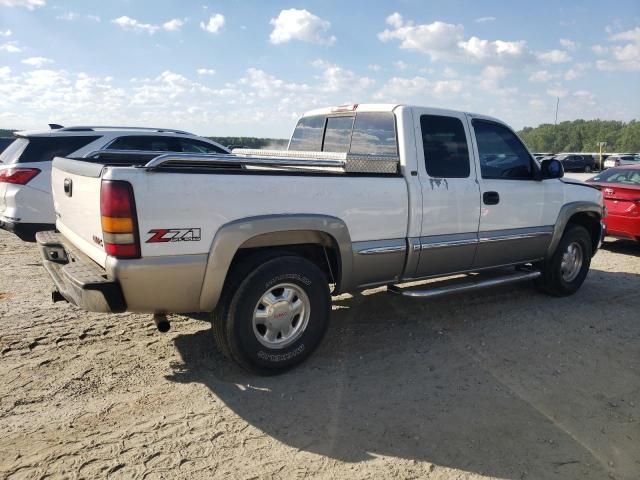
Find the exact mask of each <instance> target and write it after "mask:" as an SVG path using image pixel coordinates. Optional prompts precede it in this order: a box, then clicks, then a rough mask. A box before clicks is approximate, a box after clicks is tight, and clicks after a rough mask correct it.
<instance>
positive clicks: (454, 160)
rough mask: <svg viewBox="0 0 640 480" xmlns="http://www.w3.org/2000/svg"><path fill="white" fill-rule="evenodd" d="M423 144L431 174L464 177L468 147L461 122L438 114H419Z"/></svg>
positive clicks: (467, 162) (466, 168) (428, 171)
mask: <svg viewBox="0 0 640 480" xmlns="http://www.w3.org/2000/svg"><path fill="white" fill-rule="evenodd" d="M420 128H421V130H422V146H423V149H424V160H425V165H426V167H427V173H428V174H429V176H430V177H443V178H467V177H469V174H470V166H469V149H468V147H467V137H466V135H465V133H464V127H463V125H462V122H461V121H460V119H458V118H454V117H445V116H441V115H422V116H421V117H420Z"/></svg>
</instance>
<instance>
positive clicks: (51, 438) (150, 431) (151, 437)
mask: <svg viewBox="0 0 640 480" xmlns="http://www.w3.org/2000/svg"><path fill="white" fill-rule="evenodd" d="M50 288H51V287H50V283H49V280H48V278H47V277H46V274H45V272H44V270H43V268H42V267H41V266H40V264H39V257H38V254H37V252H36V249H35V247H34V246H33V245H32V244H24V243H22V242H20V241H19V240H17V239H16V238H15V237H12V236H10V235H9V234H6V233H4V232H0V318H1V320H2V331H1V332H0V352H1V353H0V433H1V434H0V477H2V478H103V477H110V478H190V479H193V478H195V479H198V478H212V477H215V478H241V479H251V478H265V479H267V478H303V477H317V478H371V479H374V478H375V479H378V478H429V479H478V478H487V477H490V478H495V477H497V478H508V479H525V478H526V479H546V478H550V479H574V478H581V479H582V478H584V479H603V478H613V479H630V480H631V479H637V478H639V477H640V475H639V473H640V361H639V360H640V313H639V312H640V247H638V246H636V245H635V244H631V243H629V242H622V241H617V242H614V243H610V244H609V245H608V246H607V247H606V249H605V250H603V251H601V252H599V253H598V254H597V256H596V258H595V259H594V262H593V265H592V271H591V273H590V274H589V277H588V278H587V281H586V283H585V285H584V286H583V288H582V289H581V290H580V291H579V292H578V294H576V295H575V296H573V297H570V298H561V299H558V298H550V297H547V296H544V295H542V294H540V293H538V292H537V291H536V290H535V289H534V288H533V287H531V286H529V285H519V286H516V287H507V288H502V289H498V290H491V291H482V292H479V293H474V294H471V295H464V296H454V297H449V298H444V299H439V300H432V301H420V300H411V299H403V298H398V297H395V296H392V295H390V294H388V293H386V292H385V291H384V289H379V290H376V291H370V292H366V294H356V295H354V296H353V297H352V296H342V297H340V298H337V299H335V301H334V312H333V316H332V325H331V327H330V330H329V332H328V334H327V337H326V338H325V340H324V343H323V345H322V346H321V348H320V349H319V351H318V352H317V353H316V354H315V355H314V356H313V357H312V358H311V359H310V360H309V361H308V362H307V363H305V364H304V365H303V366H301V367H300V368H298V369H296V370H294V371H292V372H290V373H288V374H285V375H282V376H278V377H273V378H260V377H254V376H250V375H248V374H246V373H244V372H242V371H240V370H238V369H237V368H236V367H235V366H234V365H232V364H230V363H228V362H227V361H226V360H224V359H223V358H222V357H221V356H220V355H219V354H218V353H217V352H216V350H215V348H214V346H213V339H212V335H211V331H210V326H209V324H208V323H207V322H205V321H202V320H201V319H202V318H204V317H200V318H201V319H192V318H188V317H186V316H172V321H173V328H172V330H171V332H170V333H168V334H165V335H162V334H159V333H157V332H156V331H155V330H154V328H153V326H152V323H151V319H150V317H149V316H147V315H134V314H120V315H103V314H90V313H85V312H82V311H80V310H78V309H76V308H74V307H72V306H70V305H67V304H62V303H57V304H55V305H54V304H52V303H51V302H50V294H49V292H50Z"/></svg>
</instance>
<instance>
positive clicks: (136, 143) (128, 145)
mask: <svg viewBox="0 0 640 480" xmlns="http://www.w3.org/2000/svg"><path fill="white" fill-rule="evenodd" d="M107 149H108V150H141V151H148V152H179V151H180V146H179V144H178V139H177V138H176V137H161V136H158V135H127V136H124V137H119V138H116V139H115V140H114V141H113V142H112V143H111V144H110V145H109V146H108V147H107Z"/></svg>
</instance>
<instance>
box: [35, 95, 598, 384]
mask: <svg viewBox="0 0 640 480" xmlns="http://www.w3.org/2000/svg"><path fill="white" fill-rule="evenodd" d="M416 133H417V135H416ZM194 160H196V159H191V158H189V156H171V155H169V156H163V157H158V158H156V159H153V160H151V161H149V162H148V163H147V164H146V165H145V166H144V167H131V166H124V165H119V166H113V167H111V168H108V169H105V168H103V166H102V165H100V164H99V163H92V164H88V163H86V162H79V161H76V160H70V159H62V158H58V159H56V160H54V168H53V174H52V188H53V196H54V202H55V210H56V214H57V218H58V220H57V227H58V230H59V231H60V232H61V233H55V232H40V233H38V235H37V240H38V244H39V247H40V249H41V253H42V258H43V263H44V265H45V267H46V269H47V271H48V272H49V274H50V276H51V278H52V280H53V282H54V284H55V288H56V291H55V293H54V299H57V300H62V299H66V300H67V301H69V302H71V303H73V304H75V305H78V306H80V307H81V308H84V309H85V310H90V311H102V312H121V311H132V312H149V313H153V314H155V315H154V320H155V321H156V324H157V325H158V327H159V329H160V330H165V331H166V330H167V329H168V321H167V319H166V317H165V316H164V314H166V313H170V312H213V313H212V317H211V318H212V321H213V331H214V337H215V340H216V343H217V345H218V347H219V349H220V350H221V351H222V352H223V353H224V354H226V355H227V356H228V357H230V358H231V359H233V360H235V361H236V362H238V363H239V364H240V365H242V366H243V367H245V368H247V369H249V370H251V371H254V372H257V373H266V374H269V373H277V372H281V371H283V370H286V369H288V368H291V367H293V366H295V365H297V364H298V363H300V362H301V361H302V360H303V359H305V358H306V357H308V356H309V355H310V354H311V353H312V352H313V351H314V350H315V348H316V347H317V346H318V344H319V342H320V340H321V339H322V337H323V334H324V332H325V331H326V328H327V324H328V320H329V315H330V312H331V296H330V288H329V285H335V288H334V290H333V292H334V293H340V292H350V291H357V290H361V289H365V288H369V287H372V286H378V285H387V286H388V288H389V291H390V292H393V293H396V294H399V295H403V296H406V297H421V298H430V297H435V296H439V295H443V294H445V293H452V292H465V291H469V290H473V289H477V288H481V287H489V286H493V285H502V284H508V283H512V282H517V281H525V280H533V279H535V280H536V281H537V283H538V285H539V287H540V288H541V289H542V290H543V291H545V292H547V293H549V294H551V295H556V296H565V295H571V294H573V293H575V292H576V291H577V290H578V289H579V288H580V286H581V285H582V283H583V281H584V279H585V278H586V276H587V273H588V270H589V265H590V262H591V257H592V256H593V255H594V253H595V252H596V250H597V248H598V246H599V243H600V240H601V233H602V226H601V223H600V220H601V218H602V215H603V203H602V194H601V192H599V191H598V190H597V189H595V188H592V187H589V186H587V185H585V184H584V183H583V182H577V183H571V182H570V181H566V182H565V181H562V180H561V177H562V176H563V169H562V164H561V163H560V162H558V161H557V160H553V159H552V160H547V161H544V162H542V163H541V164H540V165H538V163H537V162H535V161H534V160H533V157H532V155H531V154H530V153H529V151H528V150H527V149H526V147H525V146H524V144H523V143H522V142H521V140H520V139H519V138H518V136H517V135H516V134H515V133H514V132H513V130H512V129H510V128H509V127H508V126H507V125H505V124H504V123H502V122H500V121H499V120H497V119H495V118H491V117H487V116H482V115H476V114H469V113H464V112H456V111H451V110H440V109H433V108H424V107H417V106H405V105H353V106H341V107H335V108H326V109H320V110H315V111H313V112H309V113H307V114H305V115H304V116H303V117H302V118H301V119H300V121H299V122H298V124H297V126H296V128H295V130H294V132H293V136H292V138H291V141H290V145H289V150H288V151H272V150H262V151H261V152H259V154H257V153H256V152H255V151H244V152H243V151H242V150H240V151H236V152H235V154H234V155H230V156H225V157H221V156H214V155H212V156H211V157H210V161H205V159H204V158H203V157H202V156H200V157H197V160H198V164H197V166H194ZM229 199H233V201H229ZM454 273H455V274H460V273H474V274H473V275H468V276H462V277H461V278H459V279H458V283H445V284H442V283H441V282H440V283H438V282H433V283H430V284H429V285H428V286H424V285H423V286H421V287H418V289H417V290H416V289H413V288H411V287H406V286H402V285H398V284H403V283H405V282H413V281H416V280H419V279H425V278H433V277H438V278H440V277H448V276H451V274H454ZM405 287H406V288H405Z"/></svg>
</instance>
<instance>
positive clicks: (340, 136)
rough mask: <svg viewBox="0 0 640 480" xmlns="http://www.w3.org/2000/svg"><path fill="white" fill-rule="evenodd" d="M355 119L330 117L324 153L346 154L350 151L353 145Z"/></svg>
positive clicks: (323, 146) (323, 145)
mask: <svg viewBox="0 0 640 480" xmlns="http://www.w3.org/2000/svg"><path fill="white" fill-rule="evenodd" d="M352 127H353V117H352V116H350V117H329V118H327V129H326V131H325V134H324V143H323V144H322V151H323V152H340V153H344V152H347V151H348V150H349V145H350V143H351V128H352Z"/></svg>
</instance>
